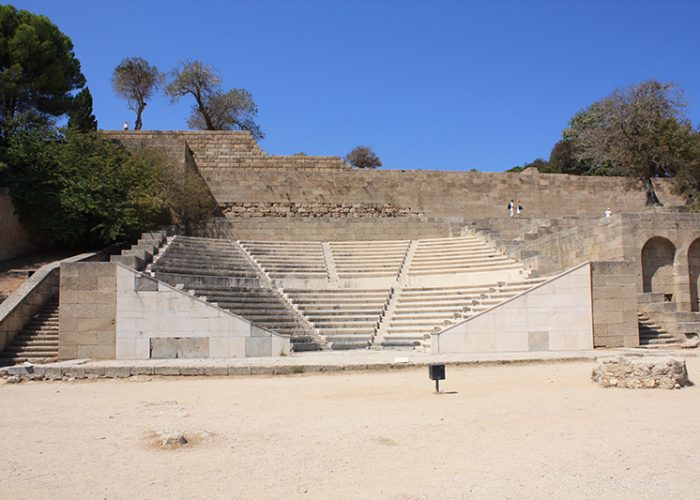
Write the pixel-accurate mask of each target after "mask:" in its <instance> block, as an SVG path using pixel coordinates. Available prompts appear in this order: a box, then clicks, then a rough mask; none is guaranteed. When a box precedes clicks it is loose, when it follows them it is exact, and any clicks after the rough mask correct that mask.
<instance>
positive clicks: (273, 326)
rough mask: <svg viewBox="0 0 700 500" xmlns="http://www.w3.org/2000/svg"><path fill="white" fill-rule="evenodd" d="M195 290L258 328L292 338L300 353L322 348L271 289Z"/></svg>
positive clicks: (197, 287)
mask: <svg viewBox="0 0 700 500" xmlns="http://www.w3.org/2000/svg"><path fill="white" fill-rule="evenodd" d="M191 290H193V291H194V294H195V295H196V296H198V297H200V298H202V299H204V300H206V301H207V302H210V303H212V304H214V305H217V306H218V307H221V308H222V309H226V310H228V311H231V312H232V313H234V314H237V315H239V316H242V317H244V318H246V319H248V320H250V321H252V322H253V323H254V324H256V325H258V326H261V327H263V328H267V329H268V330H272V331H274V332H277V333H281V334H284V335H289V336H290V337H291V338H292V343H293V346H294V350H295V351H296V352H301V351H318V350H319V349H320V345H319V343H318V342H317V341H316V339H315V338H314V336H313V335H311V334H310V333H309V331H308V328H307V326H306V324H305V323H304V322H303V321H302V320H300V319H299V318H298V317H296V316H295V315H294V314H293V312H292V311H291V310H290V308H289V306H288V305H287V304H285V302H284V301H283V300H280V297H279V296H278V295H277V293H276V291H275V290H273V289H271V288H261V287H260V288H253V287H221V286H207V285H197V286H194V287H192V288H191Z"/></svg>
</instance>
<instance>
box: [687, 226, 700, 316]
mask: <svg viewBox="0 0 700 500" xmlns="http://www.w3.org/2000/svg"><path fill="white" fill-rule="evenodd" d="M688 272H689V273H690V310H691V311H700V238H698V239H697V240H695V241H694V242H693V243H692V244H691V245H690V248H688Z"/></svg>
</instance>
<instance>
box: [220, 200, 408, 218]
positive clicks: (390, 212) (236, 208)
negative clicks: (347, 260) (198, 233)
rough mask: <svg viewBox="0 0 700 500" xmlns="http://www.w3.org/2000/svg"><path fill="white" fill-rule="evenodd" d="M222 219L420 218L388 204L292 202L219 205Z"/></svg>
mask: <svg viewBox="0 0 700 500" xmlns="http://www.w3.org/2000/svg"><path fill="white" fill-rule="evenodd" d="M222 211H223V213H224V215H225V216H226V217H401V216H405V215H422V214H421V213H417V212H414V211H412V210H411V209H410V208H403V207H397V206H394V205H391V204H390V203H367V204H360V203H355V204H349V203H292V202H287V201H278V202H241V201H239V202H230V203H226V204H224V205H223V210H222Z"/></svg>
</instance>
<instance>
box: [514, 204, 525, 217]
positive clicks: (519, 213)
mask: <svg viewBox="0 0 700 500" xmlns="http://www.w3.org/2000/svg"><path fill="white" fill-rule="evenodd" d="M516 210H517V212H516V213H517V215H518V217H520V216H521V215H522V214H523V210H525V209H524V208H523V204H522V203H520V200H518V206H517V208H516Z"/></svg>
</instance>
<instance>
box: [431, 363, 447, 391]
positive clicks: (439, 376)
mask: <svg viewBox="0 0 700 500" xmlns="http://www.w3.org/2000/svg"><path fill="white" fill-rule="evenodd" d="M428 376H429V377H430V380H434V381H435V392H436V393H438V394H439V393H440V381H441V380H445V365H444V364H432V365H428Z"/></svg>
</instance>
